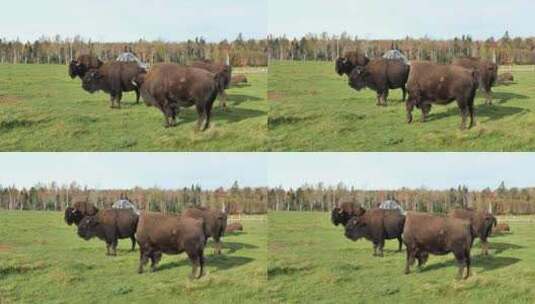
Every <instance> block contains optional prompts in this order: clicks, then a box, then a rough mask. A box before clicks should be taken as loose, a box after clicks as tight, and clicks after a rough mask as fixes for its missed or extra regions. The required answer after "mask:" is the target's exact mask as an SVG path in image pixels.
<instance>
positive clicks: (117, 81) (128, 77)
mask: <svg viewBox="0 0 535 304" xmlns="http://www.w3.org/2000/svg"><path fill="white" fill-rule="evenodd" d="M145 73H146V70H145V69H143V68H140V67H139V66H138V64H137V63H135V62H121V61H116V62H107V63H105V64H103V65H102V66H101V67H100V68H98V69H91V70H89V71H88V72H87V73H86V75H85V76H84V78H83V79H82V87H83V88H84V90H86V91H88V92H89V93H91V94H92V93H94V92H96V91H99V90H102V91H104V92H106V93H108V94H110V102H111V106H110V107H111V108H115V107H117V108H119V109H120V108H121V98H122V96H123V92H130V91H135V93H136V103H139V88H140V86H141V84H142V83H140V80H141V79H143V77H142V75H144V74H145ZM115 102H117V106H115Z"/></svg>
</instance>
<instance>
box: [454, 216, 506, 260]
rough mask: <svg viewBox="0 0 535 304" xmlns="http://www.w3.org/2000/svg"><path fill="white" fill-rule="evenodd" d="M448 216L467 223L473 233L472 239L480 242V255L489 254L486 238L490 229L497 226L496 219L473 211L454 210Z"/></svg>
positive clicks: (490, 231) (489, 233)
mask: <svg viewBox="0 0 535 304" xmlns="http://www.w3.org/2000/svg"><path fill="white" fill-rule="evenodd" d="M449 216H451V217H455V218H460V219H464V220H467V221H469V222H470V224H471V225H472V232H473V233H474V234H473V235H472V238H474V239H475V238H479V239H480V240H481V253H482V254H483V255H488V254H489V243H488V241H487V238H488V237H489V236H490V235H491V233H492V227H493V226H494V227H495V226H496V224H497V221H496V218H495V217H494V216H493V215H492V214H490V213H488V212H483V211H475V210H473V209H454V210H452V211H451V212H450V213H449Z"/></svg>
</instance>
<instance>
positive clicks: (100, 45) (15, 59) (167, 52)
mask: <svg viewBox="0 0 535 304" xmlns="http://www.w3.org/2000/svg"><path fill="white" fill-rule="evenodd" d="M266 50H267V40H265V39H260V40H258V39H245V38H244V37H243V35H242V34H239V35H238V37H237V38H236V39H235V40H233V41H227V40H223V41H220V42H217V43H216V42H207V41H206V40H205V39H204V38H202V37H199V38H195V39H192V40H188V41H183V42H167V41H163V40H156V41H146V40H142V39H140V40H138V41H136V42H109V43H108V42H97V41H91V40H90V39H88V40H85V39H83V38H82V37H81V36H76V37H74V38H62V37H61V36H60V35H56V36H55V37H45V36H43V37H41V38H39V39H38V40H35V41H26V42H22V41H20V40H18V39H17V40H7V39H1V38H0V63H12V64H20V63H26V64H29V63H36V64H43V63H44V64H68V63H69V62H71V60H73V59H75V58H76V57H77V56H78V55H80V54H94V55H96V56H98V57H99V58H101V59H102V60H104V61H109V60H113V59H115V58H117V56H118V55H119V54H121V53H123V52H126V51H127V52H132V53H134V54H135V55H136V56H137V57H138V58H139V59H140V60H141V61H143V62H145V63H150V64H154V63H159V62H174V63H179V64H187V63H189V62H192V61H196V60H202V59H211V60H214V61H217V62H226V60H227V58H228V59H229V61H230V64H231V65H232V66H236V67H243V66H267V56H266ZM227 56H228V57H227Z"/></svg>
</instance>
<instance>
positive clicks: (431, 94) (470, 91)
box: [406, 62, 478, 129]
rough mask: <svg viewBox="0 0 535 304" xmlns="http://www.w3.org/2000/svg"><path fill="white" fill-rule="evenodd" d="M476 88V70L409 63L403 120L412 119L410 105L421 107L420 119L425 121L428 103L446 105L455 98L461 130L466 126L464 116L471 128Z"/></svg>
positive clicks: (453, 66)
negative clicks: (406, 97) (407, 95)
mask: <svg viewBox="0 0 535 304" xmlns="http://www.w3.org/2000/svg"><path fill="white" fill-rule="evenodd" d="M477 87H478V73H477V71H473V70H469V69H465V68H463V67H460V66H456V65H444V64H438V63H431V62H413V63H411V71H410V73H409V79H408V81H407V91H408V92H409V99H408V100H407V102H406V107H407V121H408V122H409V123H411V122H412V110H413V108H414V106H417V107H419V108H420V109H421V110H422V121H425V119H426V115H427V114H428V113H429V111H430V109H431V104H442V105H446V104H449V103H451V102H453V101H454V100H456V101H457V105H458V106H459V109H460V110H461V116H462V123H461V129H464V128H466V119H467V117H468V116H470V126H469V127H470V128H471V127H472V126H473V125H474V123H475V122H474V120H475V112H474V98H475V95H476V90H477Z"/></svg>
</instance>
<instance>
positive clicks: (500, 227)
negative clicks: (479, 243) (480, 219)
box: [492, 223, 511, 233]
mask: <svg viewBox="0 0 535 304" xmlns="http://www.w3.org/2000/svg"><path fill="white" fill-rule="evenodd" d="M510 231H511V228H510V227H509V225H508V224H506V223H499V224H498V225H496V226H495V227H493V228H492V233H504V232H510Z"/></svg>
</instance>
